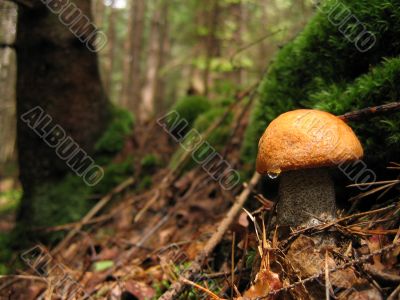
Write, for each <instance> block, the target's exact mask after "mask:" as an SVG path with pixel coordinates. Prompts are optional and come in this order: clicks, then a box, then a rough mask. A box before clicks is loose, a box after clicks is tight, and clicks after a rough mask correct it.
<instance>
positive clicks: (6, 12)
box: [0, 2, 17, 176]
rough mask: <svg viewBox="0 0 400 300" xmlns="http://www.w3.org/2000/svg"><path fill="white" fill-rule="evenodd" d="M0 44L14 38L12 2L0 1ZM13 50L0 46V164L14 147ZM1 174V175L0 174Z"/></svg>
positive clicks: (9, 41) (13, 9)
mask: <svg viewBox="0 0 400 300" xmlns="http://www.w3.org/2000/svg"><path fill="white" fill-rule="evenodd" d="M0 11H2V14H3V18H1V20H0V44H3V45H12V44H13V43H14V39H15V34H14V32H15V24H16V14H17V9H16V6H15V4H13V3H7V2H5V3H0ZM15 75H16V74H15V52H14V50H13V49H12V48H11V47H9V46H5V47H1V48H0V97H1V98H2V99H1V100H2V101H1V104H0V165H1V164H2V163H5V162H7V161H9V160H10V159H11V158H12V157H13V155H14V148H15V127H16V126H15V88H14V87H15ZM0 176H1V175H0Z"/></svg>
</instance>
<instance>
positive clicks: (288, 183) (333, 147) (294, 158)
mask: <svg viewBox="0 0 400 300" xmlns="http://www.w3.org/2000/svg"><path fill="white" fill-rule="evenodd" d="M362 156H363V148H362V146H361V143H360V141H359V140H358V138H357V136H356V135H355V134H354V132H353V130H352V129H351V128H350V127H349V126H348V125H347V124H346V123H345V122H343V121H342V120H341V119H339V118H338V117H336V116H334V115H332V114H330V113H327V112H323V111H318V110H308V109H300V110H294V111H289V112H287V113H284V114H282V115H280V116H279V117H277V118H276V119H275V120H273V121H272V122H271V123H270V124H269V126H268V127H267V129H266V130H265V132H264V134H263V136H262V137H261V139H260V142H259V145H258V155H257V166H256V167H257V171H258V172H259V173H261V174H269V175H270V176H271V177H275V176H276V175H277V174H281V180H280V184H279V203H278V207H277V210H278V220H277V221H278V223H279V225H289V226H299V225H303V226H307V225H313V224H318V222H319V220H329V219H333V218H335V211H336V205H335V191H334V185H333V181H332V179H331V177H330V174H329V169H328V168H329V167H332V166H337V165H340V164H342V163H345V162H351V161H356V160H358V159H360V158H361V157H362Z"/></svg>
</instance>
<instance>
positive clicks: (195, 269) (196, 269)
mask: <svg viewBox="0 0 400 300" xmlns="http://www.w3.org/2000/svg"><path fill="white" fill-rule="evenodd" d="M260 178H261V175H260V174H258V173H254V175H253V177H252V178H251V180H250V182H249V184H248V185H247V186H246V187H245V189H244V190H243V191H242V193H241V194H240V195H239V196H238V197H237V201H236V202H235V203H234V204H233V206H232V207H231V209H230V210H229V212H228V213H227V214H226V216H225V218H224V219H223V220H222V221H221V223H220V224H219V225H218V228H217V230H216V231H215V233H214V234H213V235H212V236H211V238H210V239H209V240H208V241H207V244H206V245H205V247H204V249H203V250H202V251H201V252H200V253H199V254H198V255H197V257H196V259H195V260H194V262H193V264H192V265H191V267H190V268H189V269H188V270H187V271H185V272H184V273H183V274H182V275H181V277H183V278H186V279H188V280H193V279H195V278H196V277H197V276H198V275H199V273H200V272H201V268H202V265H203V263H204V262H205V260H206V259H207V257H208V256H209V255H210V254H211V253H212V252H213V251H214V248H215V247H216V246H217V245H218V244H219V242H220V241H221V239H222V238H223V236H224V234H225V233H226V231H227V230H228V229H229V227H230V225H231V224H232V222H233V221H234V219H235V218H236V216H237V215H238V214H239V212H240V210H241V209H242V207H243V205H244V203H245V202H246V200H247V198H248V197H249V195H250V192H251V190H252V189H253V187H254V186H255V185H256V184H257V183H258V181H259V180H260ZM185 286H186V284H185V282H184V281H183V280H182V279H179V280H178V281H176V282H175V283H174V284H172V285H171V287H170V288H169V289H168V291H166V292H165V293H164V294H163V295H162V296H161V297H160V298H159V299H161V300H172V299H177V297H178V295H179V294H180V293H182V292H183V291H184V290H185Z"/></svg>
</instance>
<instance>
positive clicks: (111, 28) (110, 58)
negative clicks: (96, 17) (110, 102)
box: [105, 0, 116, 98]
mask: <svg viewBox="0 0 400 300" xmlns="http://www.w3.org/2000/svg"><path fill="white" fill-rule="evenodd" d="M114 4H115V0H111V3H110V6H109V9H110V12H109V17H108V34H107V36H108V43H107V46H108V53H107V54H108V55H107V71H106V74H105V75H106V80H105V89H106V91H107V93H108V96H109V97H110V98H111V96H112V89H113V71H114V62H115V47H116V43H115V38H116V36H115V35H116V32H115V19H116V12H115V10H116V9H115V8H114Z"/></svg>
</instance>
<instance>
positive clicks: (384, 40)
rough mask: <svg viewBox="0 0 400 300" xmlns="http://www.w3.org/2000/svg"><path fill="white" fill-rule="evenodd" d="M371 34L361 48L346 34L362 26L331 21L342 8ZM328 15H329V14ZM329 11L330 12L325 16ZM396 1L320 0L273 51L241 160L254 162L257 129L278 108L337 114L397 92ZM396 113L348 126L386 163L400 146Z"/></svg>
mask: <svg viewBox="0 0 400 300" xmlns="http://www.w3.org/2000/svg"><path fill="white" fill-rule="evenodd" d="M345 8H347V9H349V11H350V12H351V13H352V14H353V15H354V16H355V17H356V18H357V19H358V20H359V21H360V22H362V24H363V26H365V28H366V30H370V31H372V32H373V33H374V35H375V37H376V43H375V44H374V46H373V47H372V48H371V49H369V50H368V51H365V52H360V51H359V49H358V48H357V47H356V44H355V43H354V42H352V41H350V40H351V39H349V38H346V37H345V36H344V35H343V33H342V32H345V33H346V34H347V35H348V37H349V36H350V37H351V36H355V35H356V33H357V32H358V31H357V30H359V29H360V27H359V26H355V24H356V21H355V19H354V18H353V19H349V20H350V21H348V22H344V23H343V24H342V25H334V24H333V23H332V20H333V17H334V16H335V15H337V14H339V12H340V11H342V10H343V9H345ZM329 14H330V15H329ZM328 15H329V17H328ZM399 21H400V6H399V5H398V4H397V3H396V2H395V1H388V0H384V1H382V0H369V1H350V0H343V1H336V0H328V1H325V2H324V5H323V6H321V7H320V8H319V9H318V11H317V13H316V15H315V16H314V18H313V19H312V20H311V22H310V23H309V24H308V25H307V26H306V28H305V29H304V30H303V32H302V33H301V34H300V35H299V36H298V37H297V38H296V39H295V40H293V41H292V42H291V43H289V44H287V45H286V46H285V47H284V48H283V49H282V50H281V51H280V52H279V53H278V54H277V56H276V57H275V59H274V61H273V63H272V65H271V67H270V70H269V72H268V74H267V76H266V77H265V80H264V81H263V84H262V86H261V88H260V94H261V96H260V99H259V101H258V102H257V103H256V106H255V108H254V110H253V112H252V115H251V120H250V124H249V127H248V129H247V132H246V137H245V141H244V145H243V149H242V159H243V160H244V162H246V163H249V164H251V165H252V164H254V160H255V157H256V153H257V145H258V140H259V138H260V136H261V135H262V132H263V131H264V130H265V128H266V126H267V125H268V123H269V122H270V121H272V120H273V119H274V118H275V117H277V116H278V115H279V114H281V113H283V112H285V111H288V110H292V109H296V108H318V109H322V110H327V111H330V112H332V113H334V114H342V113H344V112H347V111H352V110H356V109H360V108H364V107H367V106H373V105H380V104H384V103H386V102H391V101H397V100H398V99H399V98H400V87H399V85H398V84H396V82H398V80H399V77H400V65H399V61H398V59H397V58H395V57H396V56H398V54H399V53H400V47H399V46H400V40H399V39H398V38H396V36H398V35H399V33H400V22H399ZM398 125H399V117H398V116H396V115H391V116H390V117H379V118H372V119H371V120H368V121H366V122H358V123H354V124H352V127H353V128H354V129H355V131H356V132H357V134H358V135H359V136H360V138H361V140H362V142H363V145H364V146H365V150H366V151H365V152H366V155H367V156H368V157H374V158H375V159H379V160H380V163H381V164H382V165H383V166H384V164H385V162H387V161H388V160H390V159H391V158H394V156H393V153H394V150H395V149H396V148H397V149H398V148H399V146H400V143H399V141H400V139H399V132H398V128H399V126H398Z"/></svg>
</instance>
